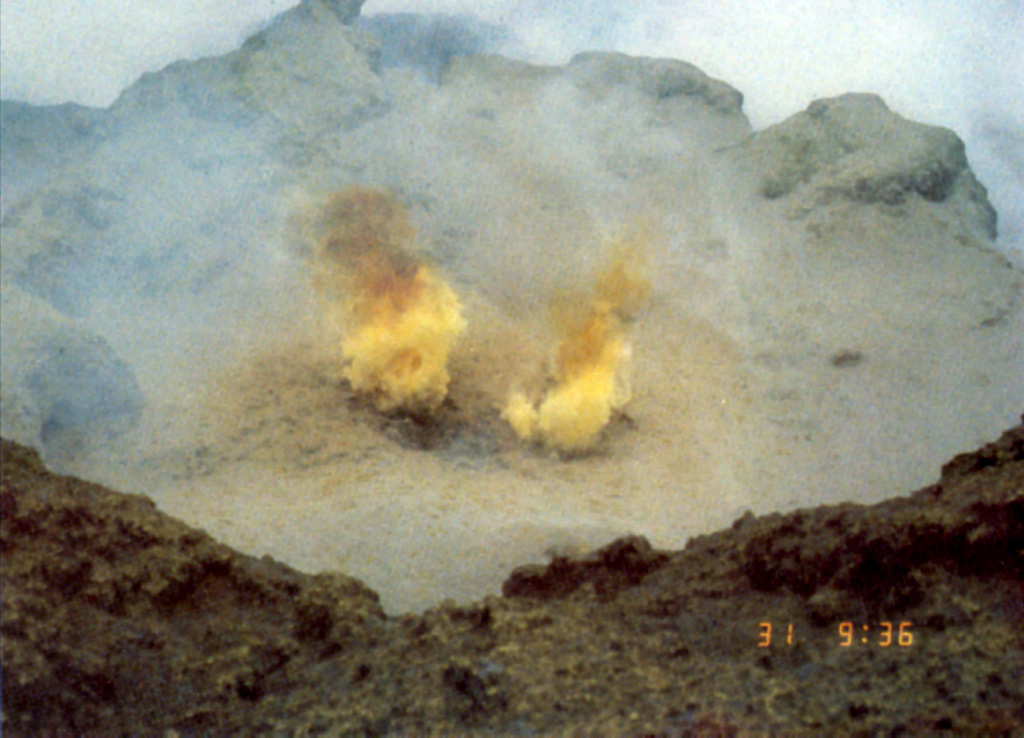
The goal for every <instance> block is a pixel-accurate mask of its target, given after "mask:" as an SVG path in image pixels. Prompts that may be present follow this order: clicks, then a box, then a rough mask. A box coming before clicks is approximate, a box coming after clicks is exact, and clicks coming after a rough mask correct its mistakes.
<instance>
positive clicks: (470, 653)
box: [0, 426, 1024, 736]
mask: <svg viewBox="0 0 1024 738" xmlns="http://www.w3.org/2000/svg"><path fill="white" fill-rule="evenodd" d="M428 430H429V429H428ZM429 435H430V434H429V433H428V436H429ZM412 438H413V440H415V438H416V434H415V433H414V434H413V435H412ZM2 448H3V457H2V462H3V481H2V485H3V489H2V496H0V502H2V521H0V532H2V549H0V551H2V557H3V567H2V588H0V594H2V662H0V663H2V670H3V674H2V678H3V725H2V727H3V731H4V733H5V734H6V735H12V736H13V735H35V734H54V733H65V732H76V733H78V732H89V733H102V734H133V735H155V734H160V735H164V734H165V731H168V730H175V731H178V733H180V734H190V735H194V734H217V735H225V734H239V735H241V734H296V733H301V734H314V733H321V732H323V733H329V734H343V735H345V734H358V735H387V734H403V735H409V734H431V733H433V734H446V735H450V734H473V733H481V734H485V733H486V734H494V733H498V734H512V735H516V734H525V735H538V734H541V735H545V734H565V733H600V734H622V735H629V734H639V733H666V734H673V735H744V734H752V733H753V734H756V733H760V732H773V733H786V734H789V733H809V734H837V733H858V734H859V733H865V734H867V733H871V734H888V735H906V734H931V733H933V732H935V731H942V730H949V731H955V732H956V733H958V734H985V735H993V734H994V735H1011V734H1020V733H1021V732H1024V686H1022V685H1024V554H1022V552H1024V427H1022V426H1018V427H1016V428H1014V429H1013V430H1011V431H1009V432H1007V433H1006V434H1004V435H1003V437H1002V438H1001V439H999V440H998V441H997V442H995V443H993V444H989V445H987V446H985V447H983V448H982V449H980V450H979V451H977V452H975V453H972V454H965V455H962V456H958V457H956V458H955V459H954V460H953V461H951V462H950V463H948V464H947V465H946V466H945V467H944V468H943V471H942V477H941V479H940V481H939V482H938V483H937V484H935V485H933V486H930V487H927V488H925V489H922V490H920V491H918V492H916V493H914V494H912V495H910V496H908V497H905V498H896V499H891V500H888V501H885V502H882V503H880V504H877V505H871V506H863V505H854V504H842V505H835V506H829V507H820V508H814V509H806V510H799V511H796V512H793V513H789V514H772V515H767V516H763V517H754V516H752V515H747V516H745V517H743V518H741V519H740V520H737V521H736V523H735V524H734V525H733V526H732V527H731V528H730V529H728V530H724V531H721V532H718V533H715V534H713V535H707V536H701V537H698V538H695V539H693V540H691V541H690V542H689V544H687V546H686V547H685V549H683V550H682V551H675V552H669V551H658V550H655V549H653V548H651V547H650V546H649V545H648V544H647V542H646V541H645V540H644V539H643V538H640V537H635V538H625V539H621V540H618V541H615V542H613V543H611V544H610V545H608V546H606V547H604V548H602V549H600V550H598V551H596V552H594V553H592V554H590V555H588V556H585V557H582V558H571V557H558V558H556V559H554V560H553V561H552V562H551V563H550V564H549V565H547V566H528V567H522V568H520V569H517V570H515V571H514V572H512V573H511V574H510V576H509V578H508V579H507V581H506V583H505V585H504V588H503V595H502V596H500V597H487V598H485V599H483V600H482V601H480V602H477V603H475V604H473V605H470V606H464V607H459V606H455V605H454V604H450V603H449V604H444V605H442V606H440V607H437V608H434V609H431V610H429V611H427V612H425V613H423V614H420V615H407V616H403V617H388V616H386V615H385V613H384V612H383V610H382V609H381V608H380V606H379V603H378V598H377V596H376V594H375V593H374V592H372V591H371V590H370V589H369V588H367V587H366V586H364V585H362V584H361V583H360V582H358V581H357V580H355V579H352V578H349V577H346V576H344V575H342V574H324V575H316V576H312V575H306V574H302V573H299V572H296V571H294V570H292V569H290V568H288V567H286V566H284V565H281V564H279V563H277V562H275V561H273V560H271V559H269V558H268V557H265V558H263V559H254V558H251V557H247V556H243V555H240V554H238V553H236V552H234V551H232V550H231V549H229V548H228V547H226V546H223V545H221V544H219V543H217V542H216V541H214V540H213V539H212V538H210V537H209V536H207V535H206V534H204V533H202V532H199V531H197V530H195V529H192V528H189V527H188V526H186V525H185V524H183V523H180V522H178V521H177V520H175V519H173V518H170V517H168V516H166V515H164V514H162V513H160V512H158V511H157V510H156V508H155V507H154V505H153V504H152V503H151V502H150V501H149V500H148V499H146V498H145V497H142V496H137V495H124V494H120V493H118V492H113V491H110V490H108V489H105V488H103V487H100V486H98V485H95V484H90V483H87V482H83V481H80V480H78V479H75V478H72V477H60V476H56V475H53V474H51V473H50V472H48V471H47V470H46V469H45V468H44V467H43V466H42V464H41V463H40V461H39V459H38V457H37V455H36V454H35V452H33V451H31V450H29V449H26V448H24V447H21V446H19V445H17V444H15V443H10V442H8V441H4V442H3V447H2ZM495 545H500V542H499V541H496V542H495ZM763 623H771V625H772V636H771V642H770V645H768V646H767V647H762V646H760V645H759V641H761V640H762V639H763V638H764V636H763V633H764V632H765V628H764V626H763V625H762V624H763ZM843 623H850V624H851V626H850V629H848V630H846V629H843V628H842V625H841V624H843ZM886 623H891V624H892V628H893V630H892V634H891V636H890V635H887V626H886V625H885V624H886ZM903 623H908V624H909V625H907V626H904V628H903V631H904V638H903V639H902V640H903V644H902V645H901V642H900V637H899V636H900V625H901V624H903ZM865 625H866V626H868V629H867V630H864V626H865ZM790 626H792V638H791V639H789V638H788V637H787V636H788V634H789V632H790ZM844 632H845V633H847V635H845V636H844ZM908 636H909V639H908ZM846 640H849V642H850V645H849V646H844V645H843V644H844V642H845V641H846ZM787 641H790V642H787ZM908 641H909V642H908ZM887 642H888V645H885V644H886V643H887Z"/></svg>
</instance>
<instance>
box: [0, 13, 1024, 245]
mask: <svg viewBox="0 0 1024 738" xmlns="http://www.w3.org/2000/svg"><path fill="white" fill-rule="evenodd" d="M295 4H296V3H295V1H294V0H136V1H135V2H132V3H130V4H129V3H124V2H121V1H120V0H76V2H73V3H68V2H66V1H58V0H4V2H3V3H2V6H0V97H3V98H4V99H17V100H23V101H27V102H32V103H37V104H44V103H46V104H48V103H61V102H67V101H73V102H78V103H82V104H86V105H94V106H105V105H108V104H110V103H111V102H112V101H113V100H114V99H115V98H116V97H117V95H118V94H119V93H120V92H121V90H123V89H124V88H125V87H126V86H128V85H129V84H131V83H132V81H134V80H135V79H136V78H137V77H138V76H139V75H140V74H142V73H143V72H145V71H151V70H155V69H160V68H162V67H163V66H165V65H167V64H169V63H170V62H172V61H175V60H177V59H180V58H196V57H200V56H209V55H214V54H219V53H224V52H226V51H229V50H231V49H233V48H236V47H237V46H238V45H239V44H240V43H241V41H242V40H243V39H244V38H245V37H247V36H248V35H249V34H251V33H252V32H254V31H255V30H257V29H258V28H259V27H260V25H261V24H262V23H264V22H266V20H267V19H269V18H271V17H273V16H274V15H276V14H277V13H280V12H282V11H284V10H286V9H288V8H289V7H290V6H292V5H295ZM396 12H440V13H450V14H458V13H465V14H472V15H475V16H477V17H478V18H480V19H482V20H485V21H488V22H490V23H497V24H504V25H506V26H507V27H508V28H509V29H510V30H511V31H512V33H513V34H514V36H515V37H516V39H517V40H518V43H517V44H516V45H515V46H514V47H510V48H508V49H503V51H511V52H512V53H514V54H515V55H518V56H520V57H523V58H526V59H528V60H530V61H535V62H540V63H561V62H565V61H567V60H568V59H569V58H570V57H571V56H572V55H573V54H574V53H576V52H578V51H582V50H588V49H607V50H616V51H622V52H626V53H630V54H637V55H644V56H667V57H674V58H678V59H683V60H684V61H688V62H690V63H692V64H695V65H696V66H698V67H700V68H701V69H702V70H703V71H704V72H706V73H708V74H710V75H711V76H713V77H717V78H719V79H722V80H724V81H726V82H728V83H730V84H731V85H733V86H734V87H736V88H737V89H739V90H740V91H741V92H743V94H744V96H745V103H744V109H745V111H746V113H747V115H748V117H749V118H750V120H751V123H752V124H753V125H754V127H755V128H763V127H764V126H766V125H770V124H772V123H776V122H778V121H780V120H783V119H785V118H786V117H788V116H789V115H792V114H794V113H796V112H799V111H801V110H803V109H804V108H806V107H807V105H808V103H810V101H811V100H813V99H815V98H818V97H827V96H832V95H837V94H842V93H844V92H854V91H856V92H876V93H878V94H880V95H881V96H882V97H883V98H884V99H885V100H886V102H887V103H888V105H889V107H890V108H891V109H893V110H894V111H896V112H898V113H900V114H901V115H904V116H905V117H908V118H911V119H913V120H917V121H921V122H924V123H930V124H934V125H942V126H946V127H949V128H952V129H953V130H955V131H956V132H957V133H958V134H959V135H960V136H961V137H962V138H963V139H964V140H965V142H966V143H967V147H968V157H969V158H970V161H971V165H972V167H973V168H974V170H975V171H976V172H977V173H978V175H979V178H980V179H981V180H982V182H983V183H984V184H985V185H986V186H987V187H988V188H989V190H990V198H991V199H992V200H993V203H994V204H995V206H996V209H997V210H998V211H999V213H1000V233H1001V239H1000V240H1001V242H1002V245H1003V246H1004V248H1006V249H1008V250H1013V251H1014V252H1015V254H1016V255H1019V254H1024V0H832V1H831V2H825V1H824V0H716V1H715V2H697V1H696V0H638V1H637V2H630V3H626V2H621V1H619V2H615V1H614V0H574V1H573V2H560V3H555V2H550V0H369V2H367V3H366V5H365V6H364V7H363V14H364V15H373V14H378V13H396Z"/></svg>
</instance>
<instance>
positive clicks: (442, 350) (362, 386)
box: [341, 265, 466, 412]
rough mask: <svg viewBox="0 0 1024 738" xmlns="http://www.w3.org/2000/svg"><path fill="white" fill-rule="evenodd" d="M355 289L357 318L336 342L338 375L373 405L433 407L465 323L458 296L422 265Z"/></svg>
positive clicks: (441, 394) (415, 408) (441, 395)
mask: <svg viewBox="0 0 1024 738" xmlns="http://www.w3.org/2000/svg"><path fill="white" fill-rule="evenodd" d="M379 287H380V289H379V290H378V289H376V288H374V289H370V290H368V291H367V293H366V294H363V295H359V296H358V297H357V298H356V299H357V300H358V301H359V303H360V304H359V305H358V308H357V309H355V310H354V311H353V314H355V315H358V316H360V319H359V320H358V321H357V322H356V324H355V325H354V326H353V327H352V330H351V332H350V333H349V334H348V335H347V336H346V337H345V339H344V340H343V341H342V344H341V352H342V356H343V357H344V358H345V360H346V361H348V362H349V363H348V366H347V367H346V368H345V370H344V376H345V377H346V378H347V379H348V380H349V381H350V382H351V383H352V388H353V389H354V390H355V391H356V392H361V393H365V394H368V395H370V396H371V397H372V398H373V402H374V405H375V406H376V407H377V409H378V410H382V411H388V410H406V411H410V412H422V411H432V410H436V409H437V407H438V406H439V405H440V404H441V402H442V401H444V398H445V395H446V394H447V392H448V380H449V377H448V355H449V353H450V352H451V350H452V346H453V345H454V344H455V340H456V339H457V338H458V337H459V334H460V333H462V331H463V330H464V329H465V327H466V322H465V320H463V318H462V315H461V306H460V305H459V299H458V297H457V296H456V295H455V292H454V291H452V289H451V287H449V286H448V285H447V284H446V283H445V282H443V281H442V280H441V279H440V278H439V277H438V276H437V274H436V273H435V272H434V271H433V270H432V269H430V268H429V267H426V266H424V265H418V266H415V267H412V273H411V274H409V275H397V274H393V275H389V278H388V279H387V280H386V281H385V283H384V284H383V285H379Z"/></svg>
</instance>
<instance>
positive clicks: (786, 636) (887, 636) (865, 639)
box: [757, 620, 914, 648]
mask: <svg viewBox="0 0 1024 738" xmlns="http://www.w3.org/2000/svg"><path fill="white" fill-rule="evenodd" d="M837 636H838V638H837V640H836V643H837V645H839V647H840V648H850V647H853V646H857V645H862V646H867V645H872V646H878V647H879V648H890V647H893V646H895V647H896V648H907V647H909V646H912V645H914V632H913V624H912V623H911V622H910V621H907V620H904V621H902V622H898V623H896V622H889V621H884V620H883V621H882V622H880V623H877V624H875V625H868V624H861V625H857V624H855V623H853V622H852V621H845V622H842V623H839V627H838V632H837ZM795 640H796V635H795V634H794V629H793V624H792V623H788V624H786V626H784V627H783V628H781V632H779V630H776V629H773V627H772V624H771V623H770V622H761V623H758V634H757V645H758V648H769V647H770V646H771V645H772V643H773V642H774V643H776V644H778V643H780V642H781V643H785V644H786V645H787V646H792V645H793V643H794V642H795Z"/></svg>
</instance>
